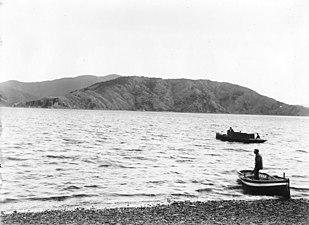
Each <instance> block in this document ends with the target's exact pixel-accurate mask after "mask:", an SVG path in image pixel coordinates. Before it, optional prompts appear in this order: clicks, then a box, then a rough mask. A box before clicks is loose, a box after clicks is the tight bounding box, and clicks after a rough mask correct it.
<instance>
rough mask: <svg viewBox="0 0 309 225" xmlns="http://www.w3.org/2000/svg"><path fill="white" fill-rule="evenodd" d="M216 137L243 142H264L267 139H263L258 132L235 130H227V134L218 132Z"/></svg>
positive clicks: (222, 139)
mask: <svg viewBox="0 0 309 225" xmlns="http://www.w3.org/2000/svg"><path fill="white" fill-rule="evenodd" d="M216 139H219V140H221V141H230V142H234V141H235V142H243V143H263V142H265V141H266V140H265V139H261V138H260V136H259V135H258V134H257V133H242V132H235V131H230V132H227V134H222V133H216Z"/></svg>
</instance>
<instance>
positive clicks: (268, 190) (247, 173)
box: [238, 170, 291, 198]
mask: <svg viewBox="0 0 309 225" xmlns="http://www.w3.org/2000/svg"><path fill="white" fill-rule="evenodd" d="M238 177H239V180H240V182H241V183H242V184H243V186H244V190H245V193H248V194H257V195H271V196H274V195H278V196H282V197H284V198H290V197H291V195H290V180H289V179H288V178H285V177H279V176H270V175H268V174H266V173H260V174H259V177H260V179H259V180H256V179H253V172H252V170H241V171H239V172H238Z"/></svg>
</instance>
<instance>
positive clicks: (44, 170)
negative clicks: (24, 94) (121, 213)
mask: <svg viewBox="0 0 309 225" xmlns="http://www.w3.org/2000/svg"><path fill="white" fill-rule="evenodd" d="M0 113H1V140H0V150H1V151H2V156H3V161H4V162H3V163H4V166H3V168H1V169H0V172H1V174H2V178H3V184H2V188H1V198H0V203H1V211H3V212H12V211H14V210H16V211H40V210H50V209H74V208H77V207H80V208H81V207H83V208H106V207H122V206H141V205H152V204H165V203H170V202H173V201H184V200H190V201H209V200H247V199H249V200H250V199H260V198H276V197H269V196H253V195H248V194H245V193H244V192H243V189H242V186H241V184H239V183H238V182H237V171H238V170H241V169H253V167H254V153H253V150H254V149H255V148H258V149H260V153H261V155H262V157H263V163H264V171H265V172H267V173H270V174H273V175H281V176H282V174H283V172H284V173H285V175H286V176H287V177H289V178H290V182H291V184H290V185H291V195H292V198H309V167H308V165H309V118H308V117H291V116H289V117H287V116H261V115H233V114H200V113H174V112H131V111H103V110H66V109H65V110H62V109H29V108H0ZM229 127H233V129H234V130H235V131H242V132H258V133H259V134H260V136H261V138H263V139H267V142H265V143H262V144H242V143H229V142H222V141H220V140H216V138H215V134H216V132H226V130H227V129H228V128H229Z"/></svg>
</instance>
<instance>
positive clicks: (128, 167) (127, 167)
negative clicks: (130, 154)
mask: <svg viewBox="0 0 309 225" xmlns="http://www.w3.org/2000/svg"><path fill="white" fill-rule="evenodd" d="M119 167H120V168H124V169H135V168H136V167H135V166H124V165H119Z"/></svg>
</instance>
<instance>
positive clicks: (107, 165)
mask: <svg viewBox="0 0 309 225" xmlns="http://www.w3.org/2000/svg"><path fill="white" fill-rule="evenodd" d="M110 166H112V165H111V164H105V163H104V164H101V165H99V167H110Z"/></svg>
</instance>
